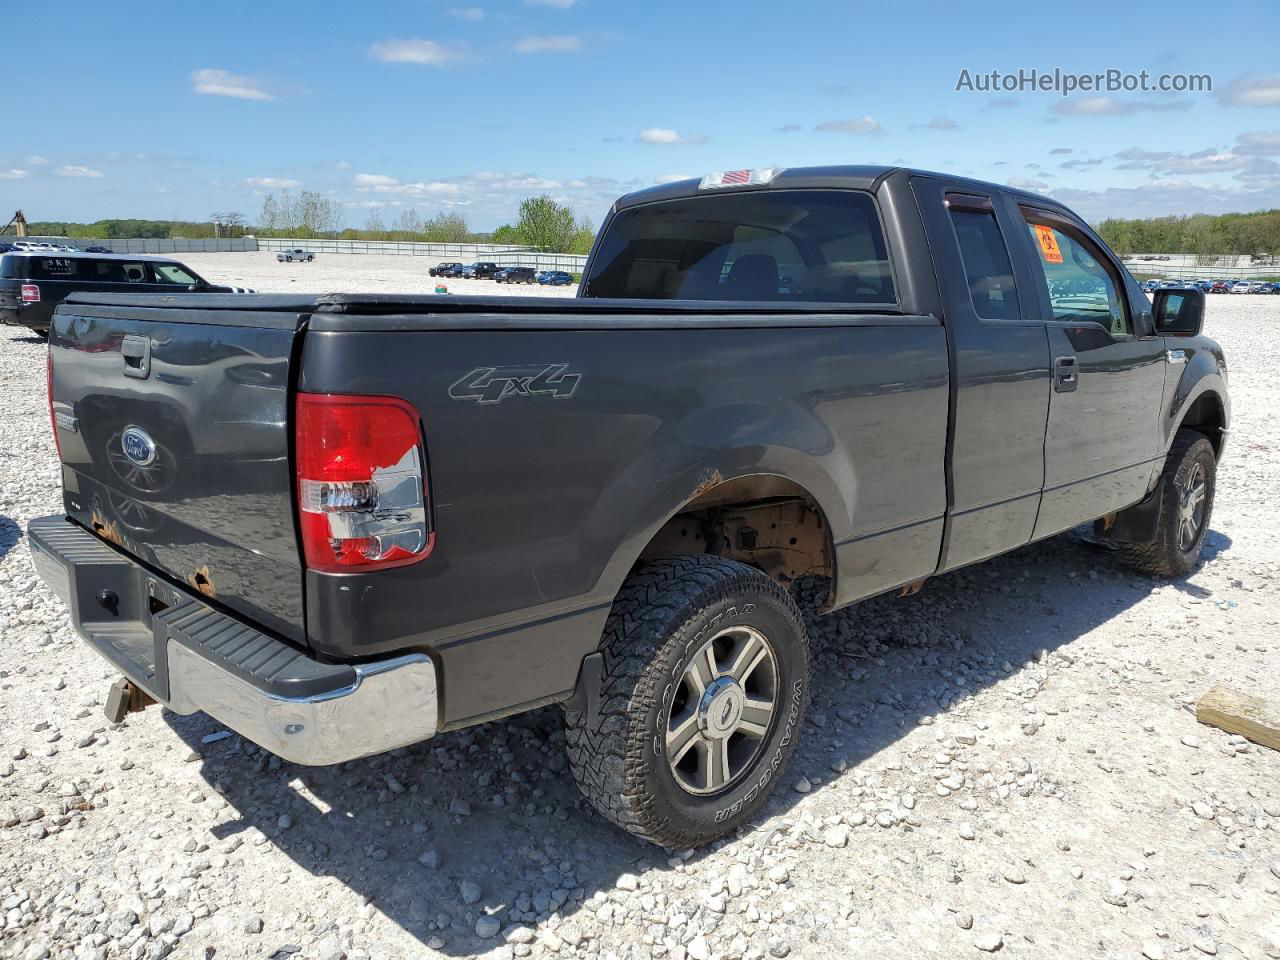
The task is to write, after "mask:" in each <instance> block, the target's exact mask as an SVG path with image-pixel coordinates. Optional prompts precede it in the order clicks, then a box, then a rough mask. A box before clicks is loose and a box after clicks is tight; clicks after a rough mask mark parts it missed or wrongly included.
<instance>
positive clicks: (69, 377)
mask: <svg viewBox="0 0 1280 960" xmlns="http://www.w3.org/2000/svg"><path fill="white" fill-rule="evenodd" d="M183 299H185V300H186V301H187V303H190V302H191V299H190V298H183ZM218 299H219V300H223V299H224V298H221V297H220V298H218ZM246 306H251V305H250V304H246ZM304 319H305V314H304V313H300V312H298V311H297V310H296V309H292V310H290V309H280V308H277V309H275V310H263V309H239V310H237V309H225V308H224V309H189V308H186V307H185V305H184V306H183V307H177V306H175V307H168V308H166V307H157V308H150V307H140V306H121V307H117V306H104V305H96V304H76V303H72V304H65V305H63V306H62V307H60V308H59V310H58V313H57V316H56V317H55V318H54V324H53V328H52V330H51V331H50V338H49V357H50V395H51V398H52V406H53V419H54V423H55V432H56V435H57V438H58V442H59V446H60V451H61V457H62V463H63V469H62V473H63V487H64V501H65V507H66V512H67V515H68V516H70V517H72V518H73V519H75V520H76V521H78V522H79V523H81V524H83V525H84V526H85V527H87V528H89V529H91V530H93V531H95V532H96V533H97V534H98V535H99V536H100V537H102V538H103V539H105V540H107V541H109V542H111V543H114V544H115V545H116V546H118V547H120V548H121V549H123V550H125V551H127V552H128V553H130V554H132V555H133V556H135V557H136V558H138V559H139V560H142V561H143V562H144V563H146V564H148V565H150V566H151V567H153V568H156V569H157V570H159V571H160V572H162V573H165V574H168V575H169V576H170V577H172V578H173V579H175V580H177V581H180V582H183V583H185V584H187V585H188V586H189V587H191V588H194V589H195V590H197V591H199V592H200V593H201V594H203V595H204V596H206V597H208V598H210V599H211V600H213V601H215V602H217V603H219V604H222V605H225V606H226V607H228V608H230V609H231V610H233V611H236V612H239V613H242V614H244V615H246V616H248V617H251V618H252V619H253V620H254V621H255V622H257V623H259V624H261V625H262V626H265V627H267V628H269V629H271V630H274V631H276V632H277V633H279V634H281V635H283V636H285V637H287V638H289V639H292V640H294V641H298V642H305V630H304V623H303V600H302V589H303V574H302V562H301V559H300V556H299V552H298V541H297V535H296V530H295V521H294V512H293V487H294V479H293V471H292V468H291V465H290V442H291V440H290V438H291V422H292V421H291V415H290V404H289V385H290V377H291V358H292V355H293V351H294V341H295V338H296V337H298V336H300V333H299V331H300V329H301V325H302V322H303V321H304Z"/></svg>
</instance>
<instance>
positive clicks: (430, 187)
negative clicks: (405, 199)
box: [355, 173, 461, 197]
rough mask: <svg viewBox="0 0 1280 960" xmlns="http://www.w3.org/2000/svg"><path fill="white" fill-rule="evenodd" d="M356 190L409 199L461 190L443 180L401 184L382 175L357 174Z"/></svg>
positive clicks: (454, 184)
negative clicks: (393, 194) (398, 195)
mask: <svg viewBox="0 0 1280 960" xmlns="http://www.w3.org/2000/svg"><path fill="white" fill-rule="evenodd" d="M355 185H356V189H357V190H359V191H360V192H361V193H368V192H370V191H372V192H373V193H395V194H402V195H404V196H410V197H420V196H430V195H433V194H450V193H457V192H458V191H459V190H460V189H461V188H460V187H459V186H458V185H457V184H456V183H449V182H447V181H443V180H429V181H424V180H419V181H416V182H414V183H401V182H400V181H399V180H397V179H396V178H395V177H388V176H387V175H386V174H384V173H357V174H356V175H355Z"/></svg>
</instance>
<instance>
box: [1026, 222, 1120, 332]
mask: <svg viewBox="0 0 1280 960" xmlns="http://www.w3.org/2000/svg"><path fill="white" fill-rule="evenodd" d="M1023 215H1024V216H1025V217H1026V218H1027V230H1029V231H1030V233H1031V241H1032V243H1034V244H1035V247H1036V250H1037V251H1038V252H1039V254H1040V265H1041V266H1042V267H1043V268H1044V278H1045V282H1046V283H1047V284H1048V285H1049V302H1050V304H1052V306H1053V318H1054V319H1055V320H1068V321H1072V320H1093V321H1096V322H1097V323H1100V324H1102V325H1103V326H1104V327H1106V328H1107V329H1108V330H1110V331H1111V335H1112V336H1114V337H1126V336H1128V335H1129V333H1130V332H1131V327H1130V325H1129V316H1128V312H1127V311H1126V309H1125V306H1124V288H1123V287H1122V286H1121V284H1120V279H1119V277H1117V276H1116V275H1115V273H1114V271H1112V270H1110V269H1108V266H1107V264H1106V261H1105V259H1104V258H1103V257H1102V255H1101V254H1100V253H1099V252H1098V251H1097V250H1096V248H1095V247H1094V245H1093V244H1092V243H1090V242H1089V241H1088V240H1087V239H1086V238H1085V237H1084V235H1083V234H1080V233H1077V231H1074V230H1071V229H1070V228H1067V229H1063V228H1062V227H1060V226H1059V225H1058V224H1056V223H1054V224H1050V223H1049V222H1048V221H1047V220H1044V219H1037V216H1036V213H1035V211H1033V210H1025V209H1024V210H1023Z"/></svg>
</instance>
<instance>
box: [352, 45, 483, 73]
mask: <svg viewBox="0 0 1280 960" xmlns="http://www.w3.org/2000/svg"><path fill="white" fill-rule="evenodd" d="M369 56H371V57H373V59H375V60H381V61H382V62H383V63H417V64H422V65H424V66H428V67H447V66H448V65H449V64H451V63H457V62H458V61H460V60H465V59H466V55H465V54H464V53H463V52H462V50H460V49H459V48H457V47H451V46H447V45H446V44H443V43H436V42H435V41H434V40H383V41H380V42H379V43H375V44H374V45H373V46H371V47H370V48H369Z"/></svg>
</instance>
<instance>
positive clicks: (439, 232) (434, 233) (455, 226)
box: [423, 211, 471, 243]
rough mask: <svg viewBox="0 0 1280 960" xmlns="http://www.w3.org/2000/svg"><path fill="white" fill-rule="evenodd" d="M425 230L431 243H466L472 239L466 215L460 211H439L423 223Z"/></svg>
mask: <svg viewBox="0 0 1280 960" xmlns="http://www.w3.org/2000/svg"><path fill="white" fill-rule="evenodd" d="M423 232H424V233H425V234H426V237H427V240H428V241H429V242H431V243H466V242H467V241H468V240H470V239H471V231H470V230H469V229H468V228H467V220H466V217H464V216H463V215H462V214H460V213H444V212H443V211H442V212H440V213H437V214H436V215H435V216H434V217H432V218H431V219H430V220H428V221H427V222H426V223H425V224H423Z"/></svg>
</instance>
